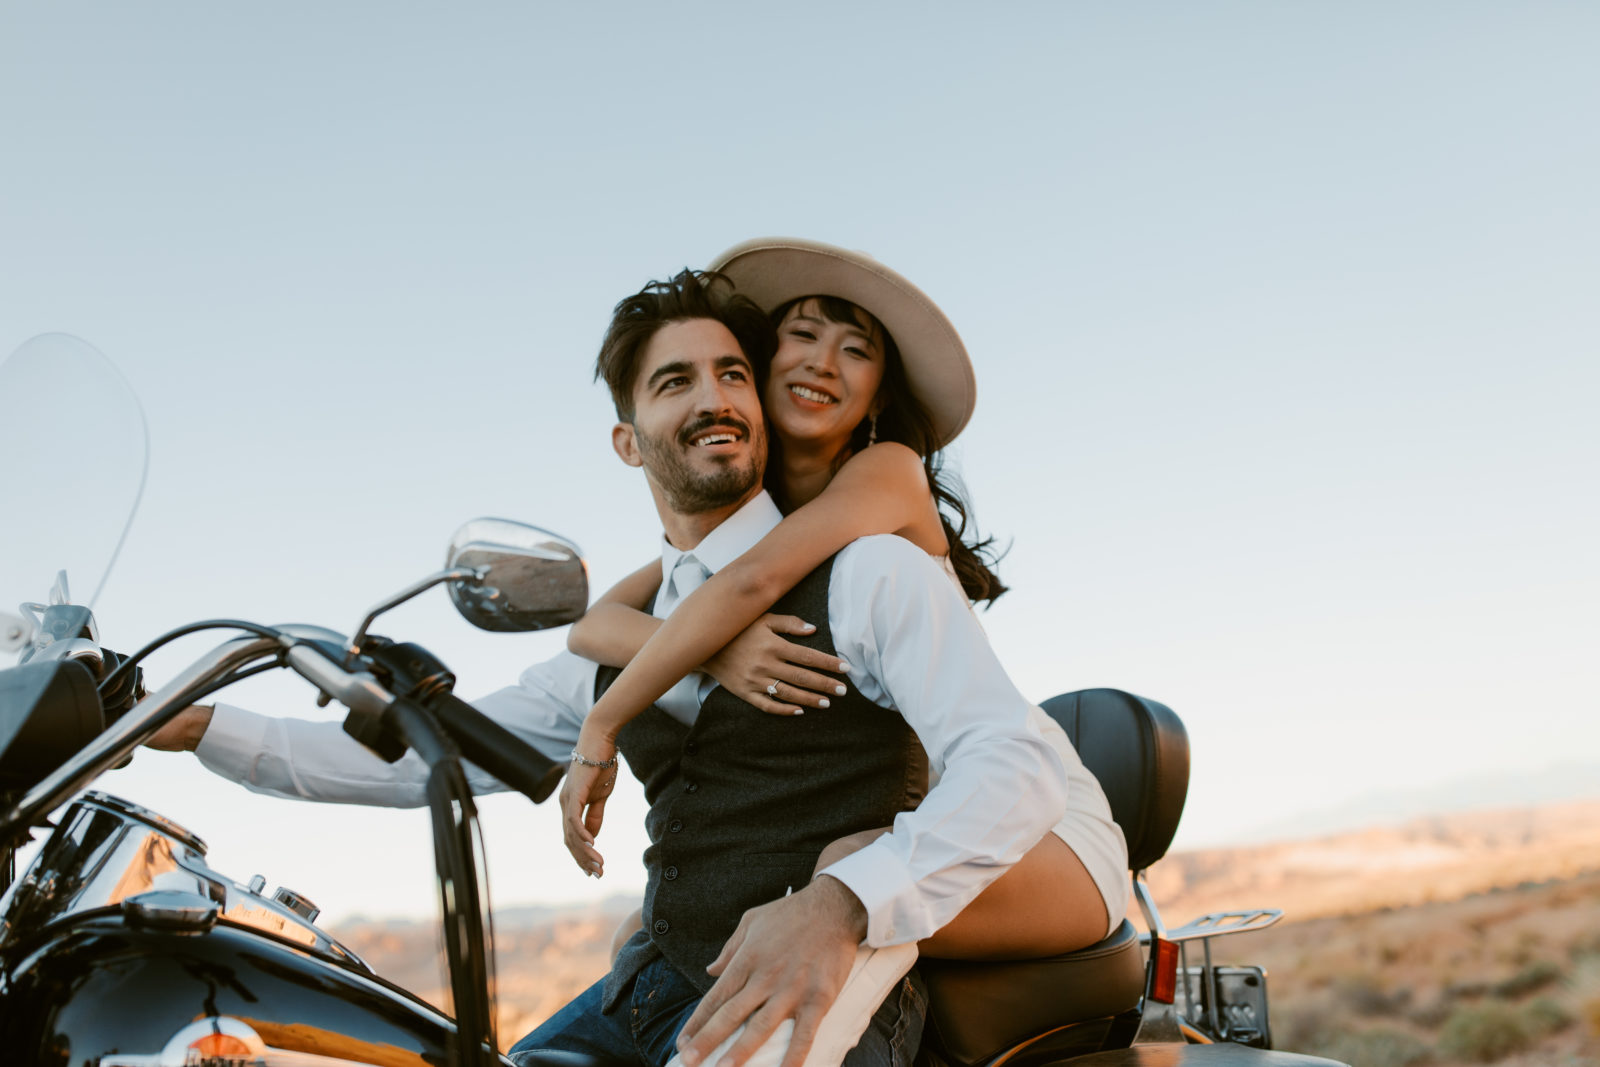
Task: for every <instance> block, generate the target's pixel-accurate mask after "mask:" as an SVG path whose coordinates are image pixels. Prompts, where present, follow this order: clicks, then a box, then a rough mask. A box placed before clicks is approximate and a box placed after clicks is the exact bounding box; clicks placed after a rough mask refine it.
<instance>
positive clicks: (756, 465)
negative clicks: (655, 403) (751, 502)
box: [633, 416, 767, 515]
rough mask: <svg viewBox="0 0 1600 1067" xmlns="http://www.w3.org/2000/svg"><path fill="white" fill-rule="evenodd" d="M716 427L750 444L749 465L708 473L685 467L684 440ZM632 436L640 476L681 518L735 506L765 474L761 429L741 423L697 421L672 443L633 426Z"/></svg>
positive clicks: (686, 442) (733, 465) (730, 463)
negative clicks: (648, 480) (646, 474)
mask: <svg viewBox="0 0 1600 1067" xmlns="http://www.w3.org/2000/svg"><path fill="white" fill-rule="evenodd" d="M716 427H725V428H726V429H728V430H730V431H732V432H734V433H738V434H742V435H744V436H745V437H747V438H748V439H749V440H750V444H751V447H750V451H749V453H748V455H749V460H750V461H749V463H748V464H745V465H743V466H740V465H739V464H738V463H737V462H736V461H734V460H729V461H728V462H726V463H719V464H718V465H717V466H716V468H715V469H713V470H711V471H700V470H696V469H695V468H694V467H693V466H692V465H691V464H690V463H689V457H688V455H687V454H686V450H687V449H689V448H692V447H694V446H692V445H690V444H689V439H690V438H691V437H693V436H694V435H695V434H698V433H702V432H704V431H705V430H708V429H713V428H716ZM633 432H634V440H635V441H636V442H638V446H639V455H640V457H641V458H642V459H643V460H644V466H645V470H647V471H648V472H649V473H650V477H651V479H652V480H654V481H655V483H656V485H657V486H658V487H659V488H660V489H661V491H662V492H663V493H664V494H666V498H667V504H668V505H669V506H670V507H671V508H672V510H673V511H676V512H678V513H679V514H682V515H697V514H700V513H702V512H706V511H715V510H716V509H718V508H724V507H727V506H728V505H730V504H737V503H738V502H739V501H740V500H742V499H744V497H745V495H746V494H747V493H749V492H750V490H751V489H752V488H754V487H755V486H756V485H757V484H759V483H760V481H761V475H762V473H763V472H764V471H765V470H766V466H767V438H766V427H765V426H758V427H754V428H752V427H750V426H747V425H746V424H745V423H744V421H743V420H741V419H735V418H729V417H726V416H724V417H722V418H705V419H698V420H696V421H695V422H694V423H692V424H691V425H689V426H687V427H685V428H684V429H682V430H680V431H679V432H678V433H677V435H676V440H674V441H665V440H662V439H661V438H656V437H651V436H649V435H648V434H646V433H644V432H643V431H642V430H640V429H639V428H638V427H637V426H635V427H634V431H633Z"/></svg>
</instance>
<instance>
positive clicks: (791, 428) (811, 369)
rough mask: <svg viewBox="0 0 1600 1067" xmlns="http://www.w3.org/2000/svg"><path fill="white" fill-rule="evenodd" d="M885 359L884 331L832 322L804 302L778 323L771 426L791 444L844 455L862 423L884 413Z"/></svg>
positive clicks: (769, 383)
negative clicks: (880, 399)
mask: <svg viewBox="0 0 1600 1067" xmlns="http://www.w3.org/2000/svg"><path fill="white" fill-rule="evenodd" d="M863 317H864V316H863ZM883 360H884V354H883V331H882V330H880V329H879V328H878V327H877V326H876V325H872V326H866V325H862V324H860V323H856V322H848V323H844V322H832V321H830V320H829V319H827V318H825V317H824V316H823V314H822V309H821V308H820V307H819V306H818V304H817V301H815V300H803V301H801V302H800V303H798V304H796V305H795V306H794V307H792V308H790V309H789V311H788V313H787V314H786V315H784V317H783V321H782V322H781V323H779V324H778V351H777V353H776V354H775V355H774V356H773V357H772V367H771V371H770V373H769V375H768V378H767V392H766V403H765V407H766V411H767V425H768V427H769V428H770V429H771V430H772V432H773V433H774V434H776V435H777V436H778V438H779V439H780V440H781V441H783V442H784V443H785V444H789V445H799V446H803V447H805V448H807V449H821V450H823V451H827V452H837V451H839V450H842V449H843V448H844V447H845V446H846V445H847V444H848V443H849V441H850V435H851V433H853V432H854V431H855V428H856V427H857V426H859V425H860V424H861V420H862V419H865V418H866V417H867V416H869V415H874V414H876V413H877V412H878V410H879V407H878V404H877V397H878V387H879V385H880V384H881V383H882V382H883Z"/></svg>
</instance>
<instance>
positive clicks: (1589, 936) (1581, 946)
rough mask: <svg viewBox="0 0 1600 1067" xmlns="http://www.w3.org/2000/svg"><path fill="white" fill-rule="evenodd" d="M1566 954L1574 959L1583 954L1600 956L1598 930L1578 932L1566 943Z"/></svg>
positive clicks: (1580, 957)
mask: <svg viewBox="0 0 1600 1067" xmlns="http://www.w3.org/2000/svg"><path fill="white" fill-rule="evenodd" d="M1567 955H1568V956H1570V957H1572V959H1573V960H1574V961H1577V960H1579V959H1582V958H1583V957H1585V956H1600V930H1591V931H1589V932H1588V933H1586V934H1580V935H1579V936H1577V937H1575V938H1573V939H1572V941H1571V942H1569V943H1568V944H1567Z"/></svg>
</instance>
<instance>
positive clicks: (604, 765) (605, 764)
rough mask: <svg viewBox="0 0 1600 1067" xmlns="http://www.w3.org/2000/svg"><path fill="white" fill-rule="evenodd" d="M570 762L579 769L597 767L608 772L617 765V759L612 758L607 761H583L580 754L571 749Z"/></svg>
mask: <svg viewBox="0 0 1600 1067" xmlns="http://www.w3.org/2000/svg"><path fill="white" fill-rule="evenodd" d="M572 762H573V763H576V764H577V765H578V766H580V767H599V768H600V769H601V770H609V769H610V768H612V767H615V766H616V765H617V757H615V756H612V757H611V758H610V759H608V760H592V759H585V758H584V757H583V754H582V753H581V752H579V751H578V750H577V749H573V750H572Z"/></svg>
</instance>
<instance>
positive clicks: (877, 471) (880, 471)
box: [835, 441, 927, 484]
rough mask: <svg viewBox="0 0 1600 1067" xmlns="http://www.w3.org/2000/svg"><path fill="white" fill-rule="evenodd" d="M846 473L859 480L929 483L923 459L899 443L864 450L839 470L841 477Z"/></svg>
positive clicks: (848, 460) (880, 444) (882, 444)
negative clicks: (907, 479)
mask: <svg viewBox="0 0 1600 1067" xmlns="http://www.w3.org/2000/svg"><path fill="white" fill-rule="evenodd" d="M846 471H848V472H850V473H851V474H852V476H854V477H858V478H873V479H883V478H894V479H899V478H911V479H913V480H914V481H915V482H918V483H923V484H926V481H927V475H926V473H925V472H924V469H923V466H922V457H921V456H919V455H917V453H916V450H915V449H913V448H911V447H909V446H908V445H903V444H901V443H900V442H899V441H880V442H878V443H877V444H875V445H872V446H871V447H870V448H863V449H862V450H861V451H860V452H857V453H856V454H855V455H853V456H851V457H850V458H849V459H847V460H845V462H844V466H842V467H840V468H839V474H840V475H842V474H844V473H845V472H846ZM835 477H838V475H836V476H835Z"/></svg>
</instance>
